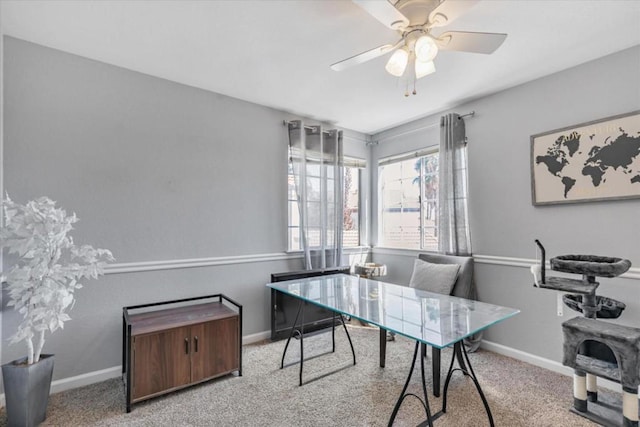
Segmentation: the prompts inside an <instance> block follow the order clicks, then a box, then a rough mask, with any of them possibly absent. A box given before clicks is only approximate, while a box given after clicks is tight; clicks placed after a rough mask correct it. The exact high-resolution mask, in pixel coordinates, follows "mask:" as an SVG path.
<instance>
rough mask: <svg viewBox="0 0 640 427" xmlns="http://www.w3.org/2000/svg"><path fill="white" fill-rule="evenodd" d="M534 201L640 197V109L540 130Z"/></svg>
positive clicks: (534, 140)
mask: <svg viewBox="0 0 640 427" xmlns="http://www.w3.org/2000/svg"><path fill="white" fill-rule="evenodd" d="M531 140H532V168H533V180H534V185H533V202H534V204H546V203H563V202H575V201H587V200H593V199H598V200H600V199H606V198H629V197H640V114H639V113H634V114H632V115H628V116H625V117H617V118H614V119H604V120H603V121H600V122H596V123H591V124H588V125H583V126H578V127H572V128H569V129H564V130H560V131H554V132H552V133H546V134H540V135H534V136H532V138H531Z"/></svg>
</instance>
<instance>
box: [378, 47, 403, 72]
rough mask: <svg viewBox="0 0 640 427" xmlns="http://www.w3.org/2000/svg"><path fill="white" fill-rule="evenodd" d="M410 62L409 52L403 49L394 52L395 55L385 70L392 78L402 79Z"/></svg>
mask: <svg viewBox="0 0 640 427" xmlns="http://www.w3.org/2000/svg"><path fill="white" fill-rule="evenodd" d="M408 62H409V52H408V51H407V49H406V48H404V47H403V48H402V49H398V50H396V51H395V52H393V55H391V58H389V61H387V65H385V67H384V69H385V70H387V72H388V73H389V74H391V75H392V76H396V77H402V75H403V74H404V70H405V69H406V68H407V63H408Z"/></svg>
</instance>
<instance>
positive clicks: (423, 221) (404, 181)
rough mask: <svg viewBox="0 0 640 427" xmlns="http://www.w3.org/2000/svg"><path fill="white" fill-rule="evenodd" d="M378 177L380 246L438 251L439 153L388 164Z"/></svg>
mask: <svg viewBox="0 0 640 427" xmlns="http://www.w3.org/2000/svg"><path fill="white" fill-rule="evenodd" d="M378 176H379V179H380V198H381V203H380V204H381V207H382V211H381V213H380V218H381V224H382V227H381V232H382V235H381V236H380V238H379V241H380V244H381V245H382V246H388V247H395V248H406V249H427V250H437V246H438V240H437V233H436V231H437V224H436V223H435V222H436V215H437V200H438V185H437V180H438V154H437V153H433V154H429V155H427V156H424V157H420V158H416V159H408V160H403V161H398V162H395V163H390V164H386V165H384V166H381V167H380V168H379V174H378ZM421 201H422V202H421Z"/></svg>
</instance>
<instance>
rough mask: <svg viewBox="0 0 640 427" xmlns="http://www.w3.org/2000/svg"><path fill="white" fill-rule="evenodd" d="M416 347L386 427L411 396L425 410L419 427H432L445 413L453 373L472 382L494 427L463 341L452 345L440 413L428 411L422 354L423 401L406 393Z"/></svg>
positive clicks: (416, 353) (416, 352)
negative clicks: (462, 375)
mask: <svg viewBox="0 0 640 427" xmlns="http://www.w3.org/2000/svg"><path fill="white" fill-rule="evenodd" d="M418 347H420V342H418V341H416V348H415V350H414V352H413V361H412V362H411V369H410V370H409V375H408V376H407V381H406V382H405V384H404V387H403V388H402V392H401V393H400V397H399V398H398V401H397V402H396V405H395V407H394V408H393V412H392V413H391V419H389V423H388V427H391V426H392V425H393V422H394V420H395V418H396V416H397V414H398V410H399V409H400V406H401V405H402V402H403V401H404V399H405V398H406V397H407V396H413V397H415V398H417V399H418V400H419V401H420V403H422V406H423V407H424V408H425V412H426V414H427V419H426V420H425V421H424V422H422V423H420V425H419V427H422V426H429V427H433V422H434V421H435V420H437V419H438V418H440V417H441V416H442V415H444V414H445V413H446V412H447V391H448V390H449V382H450V381H451V376H452V375H453V373H454V372H455V371H460V372H462V373H463V374H464V375H466V376H468V377H469V378H471V379H472V380H473V383H474V384H475V386H476V390H478V394H479V395H480V398H481V399H482V404H483V405H484V409H485V410H486V411H487V416H488V417H489V425H490V426H491V427H494V426H495V424H494V422H493V415H492V414H491V409H490V408H489V402H487V398H486V397H485V395H484V393H483V392H482V388H481V387H480V383H479V382H478V378H477V377H476V374H475V372H473V368H472V367H471V362H470V361H469V355H468V354H467V350H466V348H465V346H464V343H463V341H458V342H457V343H455V344H454V345H453V354H452V355H451V364H450V365H449V371H448V372H447V379H446V380H445V383H444V390H443V397H442V409H441V410H440V411H438V412H436V413H435V414H433V415H431V411H430V409H429V400H428V398H427V387H426V382H425V378H424V357H423V354H422V353H423V352H420V353H421V354H420V362H421V363H420V367H421V369H420V372H421V375H422V392H423V393H424V400H422V398H421V397H420V396H418V395H416V394H414V393H407V392H406V391H407V387H408V386H409V382H411V377H412V375H413V371H414V367H415V364H416V357H417V356H418ZM463 357H464V359H463ZM456 360H457V361H458V366H459V367H458V368H454V367H453V364H454V362H455V361H456Z"/></svg>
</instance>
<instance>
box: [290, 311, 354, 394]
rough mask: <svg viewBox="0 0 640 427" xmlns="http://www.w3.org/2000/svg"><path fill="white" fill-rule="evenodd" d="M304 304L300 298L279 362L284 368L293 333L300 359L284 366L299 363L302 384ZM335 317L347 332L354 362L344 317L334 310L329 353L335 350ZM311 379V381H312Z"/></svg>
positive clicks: (351, 343)
mask: <svg viewBox="0 0 640 427" xmlns="http://www.w3.org/2000/svg"><path fill="white" fill-rule="evenodd" d="M305 305H306V302H305V301H304V300H302V299H301V300H300V302H299V303H298V312H297V313H296V318H295V320H294V321H293V327H292V328H291V332H290V333H289V338H287V343H286V344H285V346H284V351H283V352H282V360H281V362H280V369H284V368H285V364H284V358H285V356H286V355H287V349H288V348H289V343H290V342H291V338H293V336H294V335H297V336H298V339H299V341H300V360H298V361H297V362H293V363H290V364H288V365H286V366H291V365H296V364H300V372H299V379H300V381H299V385H300V386H302V385H303V384H304V383H303V381H302V371H303V368H304V360H305V359H304V306H305ZM336 317H338V318H339V319H340V323H342V327H343V328H344V332H345V333H346V334H347V339H348V340H349V345H350V346H351V354H352V355H353V364H354V365H355V364H356V352H355V350H354V348H353V342H352V341H351V336H350V335H349V331H348V330H347V326H346V325H345V323H344V317H343V316H342V314H339V313H336V312H335V311H334V312H333V325H332V326H331V344H332V348H331V353H334V352H335V351H336V336H335V334H336ZM298 319H300V326H299V327H297V326H298ZM320 332H322V331H320ZM324 354H327V353H322V354H319V355H316V356H313V357H311V358H309V359H307V360H310V359H313V358H316V357H319V356H322V355H324ZM331 373H333V372H329V373H327V374H324V375H322V376H321V377H318V378H315V379H314V380H316V379H319V378H322V377H324V376H326V375H329V374H331ZM314 380H312V381H314Z"/></svg>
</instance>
